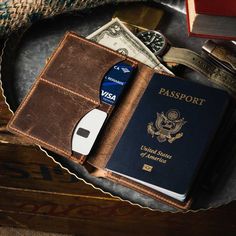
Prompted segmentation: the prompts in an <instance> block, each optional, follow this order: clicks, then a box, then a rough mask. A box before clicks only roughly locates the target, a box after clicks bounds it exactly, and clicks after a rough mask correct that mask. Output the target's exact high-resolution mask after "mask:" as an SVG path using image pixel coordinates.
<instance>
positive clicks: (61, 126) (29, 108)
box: [8, 80, 98, 156]
mask: <svg viewBox="0 0 236 236" xmlns="http://www.w3.org/2000/svg"><path fill="white" fill-rule="evenodd" d="M97 106H98V104H97V103H94V102H92V101H90V100H87V99H84V98H83V97H80V96H78V95H76V94H73V93H70V92H69V91H66V90H65V89H61V88H59V87H57V86H53V85H50V84H48V83H46V82H44V81H42V80H39V82H38V83H37V85H36V86H35V89H34V92H33V93H32V94H31V96H29V97H28V98H27V102H25V103H24V104H23V105H22V106H21V107H20V108H19V109H18V111H17V114H16V115H17V119H16V120H14V119H13V120H12V121H11V122H10V123H9V126H8V128H9V129H10V130H11V131H13V132H15V133H18V134H24V136H26V137H28V138H30V139H31V140H33V141H34V142H35V143H36V144H38V145H41V146H43V147H45V148H47V149H49V150H51V151H54V152H56V153H58V154H60V155H64V156H71V154H72V151H71V137H72V135H73V131H74V128H75V126H76V124H77V123H78V121H79V120H80V119H81V118H82V117H84V116H85V115H86V114H87V113H88V112H89V111H91V110H93V109H94V108H96V107H97Z"/></svg>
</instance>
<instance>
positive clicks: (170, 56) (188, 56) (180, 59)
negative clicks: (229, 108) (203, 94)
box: [162, 47, 236, 96]
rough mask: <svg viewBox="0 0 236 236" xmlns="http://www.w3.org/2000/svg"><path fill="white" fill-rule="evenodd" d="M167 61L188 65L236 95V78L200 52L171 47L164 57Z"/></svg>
mask: <svg viewBox="0 0 236 236" xmlns="http://www.w3.org/2000/svg"><path fill="white" fill-rule="evenodd" d="M162 60H163V61H164V62H165V63H175V64H181V65H184V66H187V67H189V68H191V69H193V70H195V71H197V72H199V73H201V74H202V75H204V76H205V77H207V78H208V79H209V80H211V81H212V82H214V83H216V84H218V85H219V86H221V87H223V88H224V89H226V90H227V91H228V92H230V93H231V94H232V95H234V96H236V78H235V77H234V76H233V75H232V74H231V73H229V72H227V71H225V70H224V69H222V68H220V67H218V66H216V65H215V64H213V63H211V62H209V61H208V60H206V59H205V58H203V57H201V56H200V55H199V54H197V53H195V52H193V51H191V50H188V49H185V48H175V47H170V49H169V50H168V52H167V53H166V54H165V55H164V56H163V57H162Z"/></svg>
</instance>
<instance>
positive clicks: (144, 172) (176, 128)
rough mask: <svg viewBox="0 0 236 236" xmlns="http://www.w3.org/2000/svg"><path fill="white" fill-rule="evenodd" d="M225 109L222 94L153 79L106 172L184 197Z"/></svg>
mask: <svg viewBox="0 0 236 236" xmlns="http://www.w3.org/2000/svg"><path fill="white" fill-rule="evenodd" d="M228 104H229V96H228V94H227V93H226V92H224V91H221V90H219V89H215V88H211V87H207V86H204V85H201V84H197V83H194V82H190V81H187V80H183V79H179V78H173V77H168V76H164V75H159V74H155V75H154V76H153V78H152V79H151V81H150V83H149V85H148V87H147V89H146V91H145V92H144V95H143V97H142V98H141V100H140V102H139V104H138V106H137V108H136V110H135V112H134V114H133V116H132V118H131V119H130V121H129V123H128V125H127V127H126V129H125V131H124V133H123V135H122V137H121V139H120V140H119V142H118V145H117V146H116V148H115V150H114V152H113V154H112V156H111V158H110V159H109V161H108V163H107V166H106V168H107V169H108V170H111V171H115V172H118V173H121V174H124V175H128V176H130V177H132V178H135V179H139V180H141V181H144V182H147V183H150V184H153V185H155V186H158V187H161V188H164V189H167V190H170V191H173V192H175V193H178V194H187V193H188V191H189V189H190V187H191V184H192V182H193V180H194V177H195V175H196V173H197V170H198V169H199V166H200V163H201V162H202V160H203V158H204V156H205V155H206V151H207V150H208V148H209V145H210V143H211V142H212V140H213V138H214V135H215V133H216V131H217V128H218V126H219V125H220V122H221V120H222V117H223V115H224V112H225V110H226V108H227V106H228Z"/></svg>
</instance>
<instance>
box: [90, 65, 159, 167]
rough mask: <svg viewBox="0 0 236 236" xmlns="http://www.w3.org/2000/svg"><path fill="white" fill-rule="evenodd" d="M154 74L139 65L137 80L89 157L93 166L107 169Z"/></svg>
mask: <svg viewBox="0 0 236 236" xmlns="http://www.w3.org/2000/svg"><path fill="white" fill-rule="evenodd" d="M154 73H155V71H153V70H152V69H151V68H149V67H147V66H145V65H142V64H139V65H138V69H137V72H136V76H135V79H134V80H133V81H132V84H131V86H129V88H128V89H127V91H126V92H125V94H124V96H122V99H121V101H120V103H119V105H118V106H117V107H116V108H115V111H114V112H113V113H112V115H111V117H110V118H109V121H108V122H107V124H106V126H105V127H104V129H103V130H102V133H101V135H100V139H99V141H98V142H97V144H96V148H95V150H94V152H93V153H92V155H90V156H89V157H88V162H89V163H90V164H91V165H93V166H95V167H97V168H105V166H106V163H107V162H108V160H109V158H110V156H111V154H112V152H113V150H114V148H115V147H116V145H117V143H118V141H119V139H120V137H121V136H122V134H123V132H124V130H125V128H126V126H127V124H128V122H129V120H130V118H131V117H132V114H133V112H134V110H135V108H136V107H137V105H138V103H139V101H140V99H141V98H142V95H143V93H144V91H145V89H146V88H147V86H148V83H149V82H150V80H151V78H152V75H153V74H154ZM134 136H135V134H134Z"/></svg>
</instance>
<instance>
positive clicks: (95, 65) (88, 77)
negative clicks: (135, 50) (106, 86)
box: [41, 33, 137, 102]
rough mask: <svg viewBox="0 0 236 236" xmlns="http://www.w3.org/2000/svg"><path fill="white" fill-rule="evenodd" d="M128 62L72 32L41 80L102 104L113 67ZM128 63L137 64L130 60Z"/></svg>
mask: <svg viewBox="0 0 236 236" xmlns="http://www.w3.org/2000/svg"><path fill="white" fill-rule="evenodd" d="M125 59H126V57H124V56H123V55H121V54H119V53H116V52H114V51H112V50H110V49H108V48H105V47H104V46H101V45H98V44H96V43H94V42H90V41H88V40H85V39H83V38H81V37H79V36H77V35H74V34H72V33H69V34H67V36H66V37H65V39H64V40H63V41H62V43H61V45H60V47H59V48H58V50H57V51H56V53H55V54H54V55H53V56H52V58H51V59H50V61H49V64H48V66H47V68H46V69H45V71H44V73H42V76H41V77H42V79H44V80H47V81H50V82H52V83H54V84H57V85H58V86H61V87H64V88H66V89H69V90H71V91H73V92H75V93H77V94H80V95H82V96H84V97H87V98H89V99H91V100H93V101H95V102H99V101H100V87H101V82H102V80H103V78H104V75H105V74H106V73H107V71H109V70H110V68H111V67H112V66H113V65H115V64H117V63H118V62H121V61H124V60H125ZM128 61H129V62H130V63H132V64H134V63H136V62H135V61H132V60H130V59H129V60H128ZM136 64H137V63H136Z"/></svg>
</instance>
